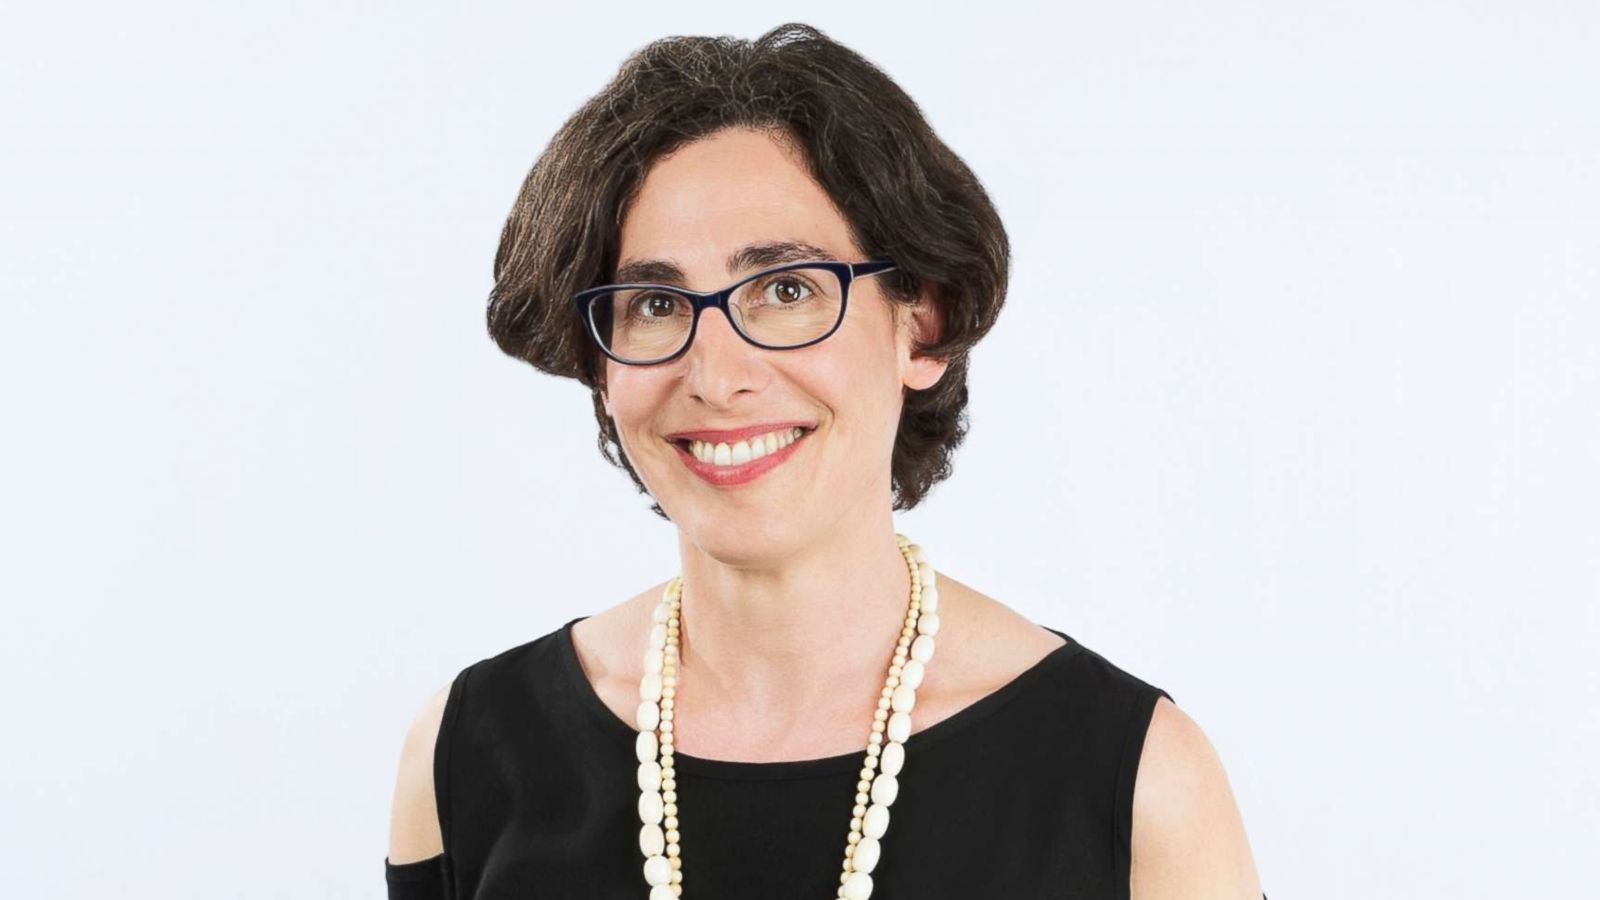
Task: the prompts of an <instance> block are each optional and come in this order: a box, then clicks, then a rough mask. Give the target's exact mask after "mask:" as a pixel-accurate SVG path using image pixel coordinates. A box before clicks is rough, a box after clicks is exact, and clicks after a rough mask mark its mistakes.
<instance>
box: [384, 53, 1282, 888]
mask: <svg viewBox="0 0 1600 900" xmlns="http://www.w3.org/2000/svg"><path fill="white" fill-rule="evenodd" d="M1008 265H1009V249H1008V243H1007V240H1006V236H1005V232H1004V229H1003V228H1002V226H1001V223H1000V221H999V218H998V216H997V215H996V213H995V210H994V208H993V207H992V205H991V204H990V202H989V200H988V198H987V196H986V195H985V193H984V191H983V189H982V187H981V186H980V185H979V183H978V182H977V180H976V179H975V178H974V177H973V176H972V174H971V173H970V172H969V171H968V169H967V168H966V166H965V165H964V164H963V163H962V162H961V161H960V160H959V159H957V158H956V156H955V155H954V154H953V153H951V152H950V150H949V149H948V148H946V147H945V146H944V144H943V143H941V142H940V141H939V140H938V138H937V137H935V136H934V134H933V133H932V131H931V130H930V129H929V127H928V125H927V124H926V122H924V120H923V119H922V117H921V115H920V113H919V111H918V110H917V108H916V106H915V105H914V104H913V103H912V101H911V100H910V99H909V98H908V97H907V96H906V95H905V94H904V93H903V92H902V91H901V90H900V89H899V88H898V87H896V86H895V85H894V84H893V82H891V81H890V80H889V79H888V78H887V77H886V76H884V75H883V74H882V73H881V72H879V71H878V70H877V69H876V68H874V67H873V66H872V65H871V64H870V63H868V62H867V61H865V60H864V59H862V58H861V57H859V56H857V55H856V54H854V53H852V52H851V51H849V50H847V49H846V48H844V47H841V46H840V45H838V44H837V43H835V42H833V41H831V40H830V39H828V38H827V37H826V36H824V35H822V34H821V33H819V32H817V31H815V30H814V29H810V28H807V27H805V26H800V25H787V26H783V27H780V28H777V29H774V30H773V31H771V32H769V33H768V34H766V35H764V36H762V37H761V38H759V39H758V40H756V41H754V42H745V41H736V40H733V39H729V38H717V39H711V38H672V39H667V40H663V41H658V42H656V43H654V44H651V45H650V46H648V47H646V48H644V49H643V50H641V51H640V52H638V53H637V54H635V55H634V56H633V57H632V58H630V59H629V60H628V62H627V63H626V64H625V65H624V67H623V68H622V70H621V72H620V73H619V74H618V75H617V77H616V78H615V80H614V81H613V82H612V83H611V84H610V85H609V86H608V87H607V88H606V89H605V90H604V91H603V92H602V93H600V94H599V95H597V96H596V97H594V98H593V99H591V100H590V101H589V102H588V103H587V104H586V105H585V106H584V107H583V108H582V109H580V110H579V111H578V112H577V113H576V114H575V115H574V116H573V117H572V119H571V120H569V121H568V122H567V123H566V124H565V125H564V126H563V128H562V129H561V131H560V132H559V133H558V134H557V135H556V137H555V139H554V140H553V141H552V143H551V145H550V147H549V148H548V149H547V150H546V152H545V154H544V155H543V156H542V158H541V159H540V160H539V161H538V163H537V164H536V165H535V166H534V167H533V170H532V171H531V172H530V174H529V176H528V179H527V181H526V182H525V184H524V186H523V189H522V192H521V195H520V197H519V198H518V200H517V203H516V205H515V208H514V209H513V211H512V213H511V216H510V218H509V220H508V222H507V223H506V227H505V231H504V233H503V235H502V239H501V244H500V249H499V253H498V254H497V256H496V259H495V278H496V285H495V288H494V292H493V296H492V298H491V303H490V306H489V328H490V331H491V333H492V334H493V336H494V338H495V340H496V341H497V342H498V343H499V345H500V346H501V347H502V348H503V349H504V350H505V351H506V352H507V353H509V354H511V355H513V356H515V357H517V358H519V359H524V360H527V361H528V362H530V363H532V364H533V365H535V366H536V367H538V368H539V369H541V370H543V371H546V372H551V373H555V374H560V375H564V376H569V377H573V378H576V379H578V380H579V381H580V382H582V383H583V384H585V385H586V386H588V387H589V388H590V389H591V391H592V392H593V395H594V399H595V411H596V418H597V420H598V422H599V425H600V431H601V441H600V446H601V449H602V452H603V453H604V454H605V456H606V457H607V459H609V460H610V461H611V462H613V463H614V464H616V465H619V466H620V467H621V468H623V469H624V470H626V471H627V472H628V473H629V475H630V476H632V478H633V480H634V481H635V483H636V484H637V485H638V486H639V488H640V489H641V490H642V491H645V492H647V493H648V494H649V495H650V497H651V498H653V500H654V505H653V506H652V509H653V510H654V511H655V512H656V513H657V514H658V515H661V516H663V517H665V518H667V519H669V520H670V521H671V522H673V523H674V524H675V525H676V526H677V529H678V538H679V552H680V556H681V563H682V568H681V571H680V573H679V574H678V575H675V576H674V577H672V578H669V579H667V580H665V581H663V582H661V583H659V584H655V585H652V586H651V587H649V588H647V589H645V590H644V591H642V592H640V593H639V594H638V595H636V596H634V597H632V598H630V599H628V600H625V601H623V602H621V603H619V604H616V605H614V606H611V607H610V608H608V609H605V610H604V611H602V612H599V613H596V614H594V615H591V616H586V617H582V618H578V619H574V620H572V621H571V622H568V623H567V624H566V625H564V626H562V627H561V628H559V629H556V630H554V631H552V632H550V633H548V634H545V635H543V636H541V637H539V638H537V639H535V640H532V641H529V642H527V643H524V644H521V645H519V646H517V647H514V648H512V649H509V650H506V651H504V652H502V653H500V654H498V655H496V656H493V657H490V658H487V659H484V660H481V661H480V662H478V663H476V664H474V665H472V666H469V667H467V668H466V669H464V670H463V671H462V672H461V673H460V674H459V675H457V677H456V678H455V679H454V680H453V681H452V683H451V684H450V685H448V686H446V687H444V688H441V689H440V691H439V692H438V693H437V694H436V695H434V697H433V698H432V699H431V701H430V702H428V703H427V704H426V706H425V708H424V709H423V710H422V712H421V713H420V715H419V716H418V717H417V719H416V722H415V723H414V724H413V726H412V728H411V730H410V733H409V734H408V736H407V739H406V742H405V747H404V751H403V754H402V759H401V763H400V772H399V777H398V781H397V787H396V794H395V802H394V813H393V821H392V832H391V839H390V845H389V853H388V857H387V858H386V860H385V871H386V876H387V879H388V884H389V891H390V896H391V897H408V898H439V897H455V898H461V900H465V898H478V897H482V898H487V897H510V896H524V897H584V898H610V897H646V896H648V897H651V898H657V900H662V898H669V897H676V896H679V895H680V894H683V895H685V896H688V897H691V898H694V897H701V898H708V900H709V898H776V897H823V896H835V897H847V898H861V897H867V896H870V895H872V894H874V893H876V894H877V895H878V896H880V897H913V896H917V897H957V896H960V897H978V896H982V897H990V896H995V897H1000V896H1008V897H1046V896H1049V897H1056V896H1061V897H1066V896H1072V897H1128V896H1130V889H1131V896H1132V897H1134V898H1137V900H1159V898H1168V897H1174V898H1175V897H1184V898H1192V897H1200V896H1204V897H1252V896H1255V895H1257V894H1259V893H1260V887H1259V884H1258V882H1257V877H1256V874H1255V871H1254V865H1253V863H1252V861H1251V855H1250V851H1249V848H1248V846H1247V843H1246V840H1245V834H1244V830H1243V826H1242V824H1241V822H1240V817H1239V814H1238V812H1237V809H1236V808H1235V804H1234V801H1233V798H1232V796H1231V793H1230V790H1229V787H1228V784H1227V780H1226V778H1225V776H1224V774H1223V770H1222V768H1221V765H1220V763H1219V762H1218V760H1217V758H1216V755H1215V754H1214V752H1213V751H1212V749H1211V746H1210V744H1209V743H1208V742H1207V740H1206V738H1205V737H1204V735H1203V733H1202V732H1201V731H1200V729H1199V728H1198V727H1197V726H1196V725H1195V723H1194V722H1193V721H1191V720H1190V719H1189V718H1188V717H1187V716H1186V715H1185V714H1184V713H1183V712H1182V711H1181V710H1180V709H1179V708H1178V707H1177V706H1175V705H1174V704H1173V703H1172V701H1171V698H1170V696H1169V695H1167V694H1166V692H1165V691H1162V690H1160V689H1159V688H1155V687H1153V686H1151V685H1149V684H1147V683H1145V682H1144V681H1142V680H1140V679H1138V678H1137V677H1135V676H1133V675H1130V674H1129V673H1127V672H1125V671H1123V670H1122V669H1120V668H1118V667H1116V666H1115V665H1113V664H1111V663H1110V662H1109V661H1107V660H1106V659H1105V658H1103V657H1101V656H1100V655H1098V654H1096V653H1095V652H1094V651H1092V650H1090V649H1088V648H1086V647H1084V646H1082V645H1081V644H1079V643H1077V642H1076V641H1074V640H1073V639H1072V638H1071V637H1069V636H1068V635H1066V634H1065V633H1063V632H1060V631H1056V630H1055V629H1051V628H1043V627H1040V626H1038V625H1036V624H1034V623H1032V622H1030V621H1028V620H1027V619H1026V618H1025V617H1023V616H1021V615H1020V614H1018V613H1016V612H1014V611H1012V610H1011V609H1009V608H1008V607H1006V606H1005V605H1003V604H1002V603H1000V602H999V601H996V600H994V599H991V598H989V597H987V596H985V595H983V594H982V593H980V592H979V591H977V590H976V589H974V588H972V587H969V586H967V585H965V584H963V583H961V582H959V581H957V580H956V579H955V578H953V577H951V576H949V575H947V574H944V573H943V572H941V571H938V570H937V569H936V568H935V566H934V565H933V563H934V562H936V560H931V559H930V557H929V554H928V553H927V552H926V551H923V550H922V549H921V548H920V547H918V546H917V545H915V544H914V543H912V542H910V541H909V540H906V539H904V538H902V537H901V536H899V535H897V534H896V532H895V525H894V521H893V517H892V513H893V511H894V510H898V509H908V508H910V507H912V506H914V505H915V504H916V503H918V502H919V501H920V500H921V499H922V498H923V496H925V494H926V493H927V491H928V489H929V488H930V487H931V486H932V485H933V484H934V483H936V482H937V481H939V480H941V479H943V478H944V477H945V476H946V475H948V473H949V458H950V455H951V453H952V451H953V450H954V449H955V447H956V446H957V445H958V444H959V443H960V442H961V440H962V437H963V435H964V433H965V427H964V423H963V421H962V418H963V412H964V409H965V405H966V397H967V391H966V359H967V353H968V351H969V350H970V349H971V347H972V346H973V345H974V344H975V343H976V342H977V340H978V339H979V338H981V337H982V336H983V335H984V334H985V333H986V332H987V331H988V329H989V328H990V326H991V325H992V324H993V322H994V320H995V317H996V315H997V313H998V312H999V309H1000V305H1001V298H1002V296H1003V294H1004V291H1005V283H1006V276H1007V268H1008ZM614 451H620V453H616V455H613V454H614ZM599 539H601V540H604V539H605V538H604V537H603V536H602V537H600V538H599ZM535 589H537V585H535ZM935 647H936V648H937V652H936V653H935V652H934V649H935ZM875 707H876V708H875Z"/></svg>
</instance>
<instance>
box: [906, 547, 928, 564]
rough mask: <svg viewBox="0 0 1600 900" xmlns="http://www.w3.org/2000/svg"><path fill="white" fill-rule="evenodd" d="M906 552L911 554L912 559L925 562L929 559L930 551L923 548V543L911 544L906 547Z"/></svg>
mask: <svg viewBox="0 0 1600 900" xmlns="http://www.w3.org/2000/svg"><path fill="white" fill-rule="evenodd" d="M906 552H907V553H910V554H911V559H912V560H913V561H915V562H919V563H925V562H927V561H928V553H927V551H925V550H923V549H922V545H921V544H911V545H910V546H908V547H906Z"/></svg>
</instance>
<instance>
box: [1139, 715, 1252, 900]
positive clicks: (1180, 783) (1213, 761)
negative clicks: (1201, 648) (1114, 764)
mask: <svg viewBox="0 0 1600 900" xmlns="http://www.w3.org/2000/svg"><path fill="white" fill-rule="evenodd" d="M1131 853H1132V861H1131V867H1132V871H1131V873H1130V878H1129V882H1130V889H1131V892H1132V900H1179V898H1182V900H1256V898H1258V897H1261V896H1262V891H1261V880H1260V877H1259V876H1258V875H1257V873H1256V865H1255V860H1254V858H1253V857H1252V856H1251V853H1250V842H1249V841H1248V840H1247V839H1246V837H1245V831H1244V820H1243V818H1242V817H1241V816H1240V815H1239V807H1238V804H1237V803H1236V802H1235V801H1234V797H1233V790H1232V788H1230V787H1229V786H1228V776H1227V775H1226V774H1225V773H1224V772H1223V770H1222V760H1221V759H1219V758H1218V757H1217V752H1216V749H1215V748H1213V747H1212V746H1211V741H1210V740H1208V739H1207V738H1206V735H1205V732H1203V731H1201V730H1200V726H1199V725H1197V724H1195V721H1194V720H1193V719H1191V718H1189V715H1188V714H1187V713H1185V712H1184V711H1183V710H1181V709H1179V708H1178V706H1177V704H1175V703H1173V702H1172V701H1171V700H1168V699H1167V698H1165V697H1161V698H1158V699H1157V701H1156V707H1155V711H1154V712H1153V713H1152V714H1151V717H1150V728H1149V730H1148V732H1146V734H1145V741H1144V749H1143V751H1142V752H1141V753H1140V756H1139V768H1138V769H1137V776H1136V779H1135V781H1134V789H1133V837H1132V847H1131Z"/></svg>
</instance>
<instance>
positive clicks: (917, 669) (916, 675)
mask: <svg viewBox="0 0 1600 900" xmlns="http://www.w3.org/2000/svg"><path fill="white" fill-rule="evenodd" d="M927 672H928V670H927V669H926V668H924V667H923V665H922V662H921V661H920V660H915V659H908V660H906V664H905V665H904V666H902V667H901V668H900V683H901V684H903V685H905V686H906V687H908V688H911V689H912V690H916V689H917V688H919V687H922V676H923V675H926V674H927Z"/></svg>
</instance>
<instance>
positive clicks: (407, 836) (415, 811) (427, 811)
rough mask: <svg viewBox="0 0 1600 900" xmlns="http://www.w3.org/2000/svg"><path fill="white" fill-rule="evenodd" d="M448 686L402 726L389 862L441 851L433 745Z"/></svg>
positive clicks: (442, 847) (403, 861)
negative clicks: (406, 724)
mask: <svg viewBox="0 0 1600 900" xmlns="http://www.w3.org/2000/svg"><path fill="white" fill-rule="evenodd" d="M449 697H450V685H448V684H446V685H445V686H444V687H442V688H440V689H439V690H437V691H435V692H434V694H433V696H431V697H429V698H428V699H427V701H426V702H424V703H423V704H422V709H421V710H419V711H418V712H417V714H416V717H415V718H413V719H412V721H411V726H410V727H409V728H407V729H406V737H405V742H404V743H403V744H402V745H401V747H400V770H399V773H398V774H397V775H396V777H395V785H394V805H393V807H392V808H391V809H390V812H389V862H391V863H393V864H395V865H401V864H403V863H408V862H416V861H418V860H422V859H427V858H428V857H430V856H436V855H438V854H439V853H441V852H443V850H444V837H443V834H442V833H441V831H440V829H439V810H438V805H437V803H436V802H435V800H434V792H433V747H434V744H435V743H436V742H437V741H438V739H439V725H440V723H441V722H442V721H443V719H444V706H445V701H446V700H447V699H449Z"/></svg>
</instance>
